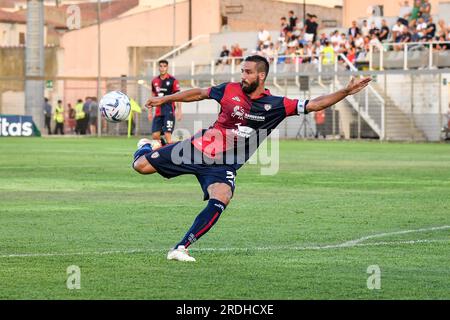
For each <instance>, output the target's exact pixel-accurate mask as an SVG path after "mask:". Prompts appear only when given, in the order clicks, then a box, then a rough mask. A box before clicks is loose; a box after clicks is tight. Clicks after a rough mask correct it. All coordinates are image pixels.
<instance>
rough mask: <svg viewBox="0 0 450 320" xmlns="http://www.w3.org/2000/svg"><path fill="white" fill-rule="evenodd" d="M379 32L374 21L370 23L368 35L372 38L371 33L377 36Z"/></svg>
mask: <svg viewBox="0 0 450 320" xmlns="http://www.w3.org/2000/svg"><path fill="white" fill-rule="evenodd" d="M379 34H380V29H378V27H377V26H376V25H375V22H372V23H371V24H370V30H369V36H370V37H371V38H372V35H375V36H376V37H377V38H378V36H379Z"/></svg>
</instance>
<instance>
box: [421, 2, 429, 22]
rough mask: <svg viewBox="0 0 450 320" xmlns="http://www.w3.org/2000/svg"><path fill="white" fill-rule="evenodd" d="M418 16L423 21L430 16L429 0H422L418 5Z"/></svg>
mask: <svg viewBox="0 0 450 320" xmlns="http://www.w3.org/2000/svg"><path fill="white" fill-rule="evenodd" d="M419 11H420V17H421V18H423V20H424V21H425V22H428V19H430V16H431V3H430V2H429V0H423V1H422V4H421V5H420V10H419Z"/></svg>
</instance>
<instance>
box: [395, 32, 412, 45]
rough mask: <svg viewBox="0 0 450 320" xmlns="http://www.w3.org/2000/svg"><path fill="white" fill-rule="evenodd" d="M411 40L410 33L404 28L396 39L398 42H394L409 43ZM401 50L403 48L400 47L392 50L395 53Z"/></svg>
mask: <svg viewBox="0 0 450 320" xmlns="http://www.w3.org/2000/svg"><path fill="white" fill-rule="evenodd" d="M411 38H412V34H411V32H410V31H409V29H408V28H406V27H405V28H403V31H402V33H401V34H400V35H399V36H398V37H397V40H398V41H396V42H398V43H406V42H411ZM403 48H404V46H400V45H398V46H395V47H394V49H395V50H396V51H400V50H403Z"/></svg>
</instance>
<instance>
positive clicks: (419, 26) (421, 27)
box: [416, 18, 427, 40]
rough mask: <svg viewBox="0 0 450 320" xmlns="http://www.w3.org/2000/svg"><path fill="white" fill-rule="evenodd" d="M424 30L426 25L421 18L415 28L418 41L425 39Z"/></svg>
mask: <svg viewBox="0 0 450 320" xmlns="http://www.w3.org/2000/svg"><path fill="white" fill-rule="evenodd" d="M426 29H427V23H426V22H425V20H424V19H423V18H419V20H418V21H417V26H416V31H417V36H418V40H420V39H422V38H423V37H425V30H426Z"/></svg>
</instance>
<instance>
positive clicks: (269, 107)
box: [264, 104, 272, 111]
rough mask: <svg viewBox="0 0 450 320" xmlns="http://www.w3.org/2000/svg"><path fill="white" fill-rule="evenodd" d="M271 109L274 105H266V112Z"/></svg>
mask: <svg viewBox="0 0 450 320" xmlns="http://www.w3.org/2000/svg"><path fill="white" fill-rule="evenodd" d="M270 109H272V105H271V104H265V105H264V110H266V111H269V110H270Z"/></svg>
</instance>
